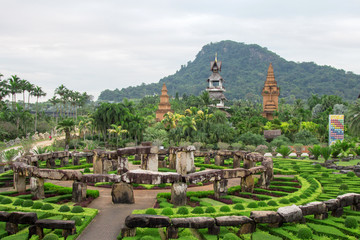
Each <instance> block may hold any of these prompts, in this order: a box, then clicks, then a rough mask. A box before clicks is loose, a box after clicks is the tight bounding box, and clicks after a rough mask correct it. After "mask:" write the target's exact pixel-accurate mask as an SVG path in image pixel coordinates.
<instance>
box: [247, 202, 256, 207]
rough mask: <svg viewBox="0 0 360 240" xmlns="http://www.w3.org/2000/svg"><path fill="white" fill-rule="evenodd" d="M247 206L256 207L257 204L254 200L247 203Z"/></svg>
mask: <svg viewBox="0 0 360 240" xmlns="http://www.w3.org/2000/svg"><path fill="white" fill-rule="evenodd" d="M247 207H248V208H257V207H258V205H257V203H256V202H251V203H249V204H248V205H247Z"/></svg>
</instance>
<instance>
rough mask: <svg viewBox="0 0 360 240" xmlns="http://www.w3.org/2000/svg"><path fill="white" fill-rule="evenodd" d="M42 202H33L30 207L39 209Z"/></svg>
mask: <svg viewBox="0 0 360 240" xmlns="http://www.w3.org/2000/svg"><path fill="white" fill-rule="evenodd" d="M42 206H43V204H42V203H41V202H34V205H33V206H32V207H31V208H33V209H40V208H42Z"/></svg>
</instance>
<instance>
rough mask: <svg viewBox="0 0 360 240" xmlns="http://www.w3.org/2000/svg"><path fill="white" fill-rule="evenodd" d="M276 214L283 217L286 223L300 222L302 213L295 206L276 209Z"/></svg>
mask: <svg viewBox="0 0 360 240" xmlns="http://www.w3.org/2000/svg"><path fill="white" fill-rule="evenodd" d="M277 213H278V214H279V215H280V216H281V217H283V219H284V220H285V222H287V223H292V222H300V221H302V219H303V214H302V211H301V209H300V208H299V207H298V206H296V205H292V206H286V207H280V208H278V210H277Z"/></svg>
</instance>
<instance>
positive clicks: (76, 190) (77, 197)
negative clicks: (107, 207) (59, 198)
mask: <svg viewBox="0 0 360 240" xmlns="http://www.w3.org/2000/svg"><path fill="white" fill-rule="evenodd" d="M86 189H87V185H86V183H84V182H76V181H74V183H73V188H72V201H73V202H76V203H78V202H82V201H84V200H85V199H86Z"/></svg>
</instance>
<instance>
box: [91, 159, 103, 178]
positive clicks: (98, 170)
mask: <svg viewBox="0 0 360 240" xmlns="http://www.w3.org/2000/svg"><path fill="white" fill-rule="evenodd" d="M93 161H94V162H93V169H94V174H103V161H102V159H101V158H100V156H99V155H97V154H96V155H95V156H94V158H93Z"/></svg>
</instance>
